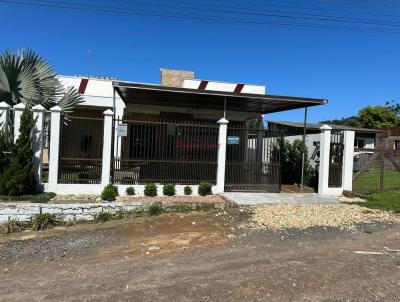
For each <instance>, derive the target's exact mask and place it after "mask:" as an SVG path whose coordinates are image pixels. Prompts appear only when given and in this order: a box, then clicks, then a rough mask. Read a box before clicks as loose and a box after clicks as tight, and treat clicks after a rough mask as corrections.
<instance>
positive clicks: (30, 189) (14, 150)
mask: <svg viewBox="0 0 400 302" xmlns="http://www.w3.org/2000/svg"><path fill="white" fill-rule="evenodd" d="M34 125H35V121H34V119H33V115H32V112H31V110H30V108H29V106H26V108H25V109H24V111H23V112H22V115H21V126H20V128H19V133H20V135H19V137H18V139H17V141H16V142H15V144H14V143H12V142H10V143H8V146H7V148H8V152H10V153H8V154H9V157H8V160H9V162H7V163H6V164H7V167H5V168H3V169H4V170H3V172H2V175H1V179H0V194H3V195H12V196H19V195H27V194H34V193H35V192H36V179H35V168H34V163H33V157H34V156H33V150H32V129H33V127H34ZM1 149H3V147H1ZM2 152H3V151H2ZM1 156H3V154H2V155H1ZM8 160H7V161H8Z"/></svg>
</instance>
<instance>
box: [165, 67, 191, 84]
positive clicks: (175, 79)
mask: <svg viewBox="0 0 400 302" xmlns="http://www.w3.org/2000/svg"><path fill="white" fill-rule="evenodd" d="M193 79H194V72H193V71H187V70H177V69H168V68H161V86H168V87H177V88H182V86H183V81H184V80H193Z"/></svg>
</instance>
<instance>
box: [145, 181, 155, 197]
mask: <svg viewBox="0 0 400 302" xmlns="http://www.w3.org/2000/svg"><path fill="white" fill-rule="evenodd" d="M144 196H147V197H153V196H157V186H156V184H155V183H154V182H149V183H148V184H147V185H146V187H145V188H144Z"/></svg>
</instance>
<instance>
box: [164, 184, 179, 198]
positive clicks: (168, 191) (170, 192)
mask: <svg viewBox="0 0 400 302" xmlns="http://www.w3.org/2000/svg"><path fill="white" fill-rule="evenodd" d="M163 194H164V195H166V196H174V195H175V194H176V190H175V185H174V184H165V185H164V186H163Z"/></svg>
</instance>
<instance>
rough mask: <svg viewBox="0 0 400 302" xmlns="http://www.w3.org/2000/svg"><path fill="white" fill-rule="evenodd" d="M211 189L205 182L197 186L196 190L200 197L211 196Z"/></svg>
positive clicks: (210, 185) (209, 184)
mask: <svg viewBox="0 0 400 302" xmlns="http://www.w3.org/2000/svg"><path fill="white" fill-rule="evenodd" d="M211 188H212V184H211V183H209V182H207V181H202V182H201V183H200V184H199V189H198V192H199V195H201V196H206V195H212V190H211Z"/></svg>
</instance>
